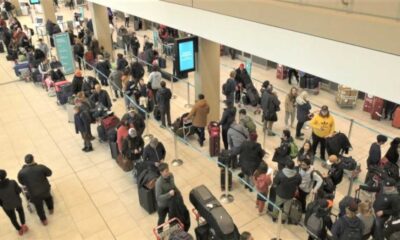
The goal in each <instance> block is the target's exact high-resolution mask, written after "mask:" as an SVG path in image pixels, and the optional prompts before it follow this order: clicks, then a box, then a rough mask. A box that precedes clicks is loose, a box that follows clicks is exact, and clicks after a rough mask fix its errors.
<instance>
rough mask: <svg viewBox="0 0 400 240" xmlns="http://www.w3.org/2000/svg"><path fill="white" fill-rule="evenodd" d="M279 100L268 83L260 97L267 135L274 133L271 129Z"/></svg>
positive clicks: (276, 116) (276, 117) (276, 119)
mask: <svg viewBox="0 0 400 240" xmlns="http://www.w3.org/2000/svg"><path fill="white" fill-rule="evenodd" d="M280 104H281V102H280V101H279V99H278V96H277V95H276V93H275V92H273V86H272V85H271V84H270V85H268V88H267V90H266V91H264V92H263V95H262V97H261V107H262V109H263V112H264V114H263V115H264V116H263V120H264V130H267V132H268V136H275V135H276V134H275V133H274V132H273V131H272V126H273V124H274V122H276V121H278V115H277V112H278V111H280V107H279V105H280Z"/></svg>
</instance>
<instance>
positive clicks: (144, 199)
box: [138, 185, 157, 214]
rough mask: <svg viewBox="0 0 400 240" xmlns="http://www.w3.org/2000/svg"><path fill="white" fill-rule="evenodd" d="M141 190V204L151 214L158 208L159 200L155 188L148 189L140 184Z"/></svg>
mask: <svg viewBox="0 0 400 240" xmlns="http://www.w3.org/2000/svg"><path fill="white" fill-rule="evenodd" d="M138 189H139V190H138V191H139V204H140V206H141V207H142V208H144V210H146V212H148V213H149V214H152V213H154V212H155V211H156V210H157V201H156V193H155V189H147V188H145V187H143V186H140V185H139V186H138Z"/></svg>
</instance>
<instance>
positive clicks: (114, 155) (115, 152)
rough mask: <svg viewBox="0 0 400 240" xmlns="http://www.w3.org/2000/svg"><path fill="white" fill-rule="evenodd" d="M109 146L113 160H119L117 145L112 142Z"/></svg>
mask: <svg viewBox="0 0 400 240" xmlns="http://www.w3.org/2000/svg"><path fill="white" fill-rule="evenodd" d="M109 145H110V152H111V158H112V159H115V160H117V158H118V155H119V151H118V146H117V143H116V142H111V141H110V142H109Z"/></svg>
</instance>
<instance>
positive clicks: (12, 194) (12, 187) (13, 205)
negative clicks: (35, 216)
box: [0, 169, 29, 236]
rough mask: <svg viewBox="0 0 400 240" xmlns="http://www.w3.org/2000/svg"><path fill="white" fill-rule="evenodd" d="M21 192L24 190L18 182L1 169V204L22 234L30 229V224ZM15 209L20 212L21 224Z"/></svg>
mask: <svg viewBox="0 0 400 240" xmlns="http://www.w3.org/2000/svg"><path fill="white" fill-rule="evenodd" d="M21 192H22V190H21V188H20V187H19V186H18V183H17V182H16V181H15V180H10V179H8V178H7V172H6V171H5V170H3V169H0V206H1V207H2V208H3V210H4V212H5V214H6V215H7V216H8V218H10V221H11V223H12V224H13V226H14V227H15V229H16V230H17V231H18V234H19V235H20V236H22V235H23V234H24V233H26V232H27V231H28V230H29V228H28V226H27V225H26V224H25V213H24V208H23V207H22V200H21V197H20V196H19V195H20V194H21ZM15 211H17V212H18V215H19V220H20V222H21V224H19V223H18V221H17V216H16V214H15Z"/></svg>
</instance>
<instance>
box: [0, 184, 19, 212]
mask: <svg viewBox="0 0 400 240" xmlns="http://www.w3.org/2000/svg"><path fill="white" fill-rule="evenodd" d="M21 192H22V190H21V188H20V187H19V186H18V183H17V182H16V181H14V180H9V179H7V178H6V179H4V180H3V181H0V205H1V206H2V207H3V208H4V210H12V209H15V208H17V207H21V206H22V201H21V198H20V196H19V194H20V193H21Z"/></svg>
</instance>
